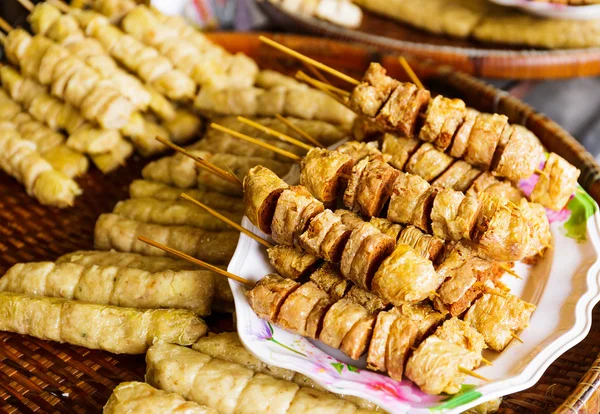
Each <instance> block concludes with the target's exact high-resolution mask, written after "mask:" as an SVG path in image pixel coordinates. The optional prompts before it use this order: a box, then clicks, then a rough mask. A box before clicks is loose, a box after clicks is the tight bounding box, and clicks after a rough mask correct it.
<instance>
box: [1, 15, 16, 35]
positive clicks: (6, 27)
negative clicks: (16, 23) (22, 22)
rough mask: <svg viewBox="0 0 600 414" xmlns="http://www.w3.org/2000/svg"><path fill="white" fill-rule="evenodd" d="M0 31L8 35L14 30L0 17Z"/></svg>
mask: <svg viewBox="0 0 600 414" xmlns="http://www.w3.org/2000/svg"><path fill="white" fill-rule="evenodd" d="M0 29H2V30H4V31H5V32H6V33H9V32H11V31H12V30H14V27H12V26H11V25H10V23H9V22H7V21H6V20H4V19H3V18H2V17H0Z"/></svg>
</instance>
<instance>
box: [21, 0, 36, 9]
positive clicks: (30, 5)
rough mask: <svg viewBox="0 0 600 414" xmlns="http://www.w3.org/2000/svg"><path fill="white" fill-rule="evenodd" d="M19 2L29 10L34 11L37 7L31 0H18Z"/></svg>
mask: <svg viewBox="0 0 600 414" xmlns="http://www.w3.org/2000/svg"><path fill="white" fill-rule="evenodd" d="M17 1H18V2H19V4H20V5H21V6H23V7H25V8H26V9H27V11H32V10H33V8H34V7H35V4H33V2H32V1H30V0H17Z"/></svg>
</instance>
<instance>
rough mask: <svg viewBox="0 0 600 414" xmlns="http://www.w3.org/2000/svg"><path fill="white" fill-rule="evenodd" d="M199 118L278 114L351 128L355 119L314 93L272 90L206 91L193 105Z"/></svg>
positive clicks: (347, 112) (340, 107)
mask: <svg viewBox="0 0 600 414" xmlns="http://www.w3.org/2000/svg"><path fill="white" fill-rule="evenodd" d="M194 107H195V108H196V109H197V110H198V111H199V112H200V113H202V114H205V115H209V116H216V115H243V116H270V117H273V116H275V115H277V114H281V115H284V116H292V117H295V118H302V119H311V120H318V121H324V122H330V123H332V124H336V125H350V124H351V123H352V121H353V120H354V118H355V117H356V115H354V113H352V111H350V110H349V109H348V108H346V107H345V106H343V105H342V104H340V103H339V102H337V101H335V100H334V99H333V98H331V97H329V96H327V95H326V94H324V93H323V92H321V91H318V90H316V89H306V90H298V89H286V88H285V87H281V86H278V87H275V88H273V89H267V90H265V89H259V88H254V87H247V88H235V87H231V88H226V89H218V88H215V87H205V88H202V89H201V90H200V93H199V94H198V96H197V97H196V100H195V101H194Z"/></svg>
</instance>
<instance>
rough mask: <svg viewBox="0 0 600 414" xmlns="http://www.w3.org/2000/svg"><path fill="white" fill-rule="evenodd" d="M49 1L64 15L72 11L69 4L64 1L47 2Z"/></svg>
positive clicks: (53, 0) (51, 0) (52, 0)
mask: <svg viewBox="0 0 600 414" xmlns="http://www.w3.org/2000/svg"><path fill="white" fill-rule="evenodd" d="M47 1H49V2H50V3H51V4H53V5H54V6H56V8H57V9H59V10H60V11H61V12H63V13H69V12H70V11H71V7H69V5H68V4H66V3H63V2H62V1H59V0H47Z"/></svg>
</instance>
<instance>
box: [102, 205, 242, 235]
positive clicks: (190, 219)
mask: <svg viewBox="0 0 600 414" xmlns="http://www.w3.org/2000/svg"><path fill="white" fill-rule="evenodd" d="M113 213H114V214H118V215H119V216H122V217H126V218H129V219H132V220H136V221H141V222H144V223H152V224H163V225H166V226H183V225H188V226H193V227H199V228H201V229H204V230H209V231H220V230H229V229H230V228H231V227H230V226H229V225H228V224H227V223H224V222H222V221H221V220H215V219H214V216H213V215H211V214H210V213H208V212H206V211H205V210H203V209H201V208H199V207H198V206H196V205H194V204H192V203H190V202H189V201H185V200H181V201H162V200H156V199H154V198H134V199H130V200H124V201H120V202H119V203H117V205H116V206H115V208H114V210H113ZM222 214H223V215H224V216H226V217H227V218H228V219H230V220H232V221H234V222H237V223H239V222H240V221H241V220H242V214H241V213H240V212H238V213H230V212H222Z"/></svg>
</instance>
